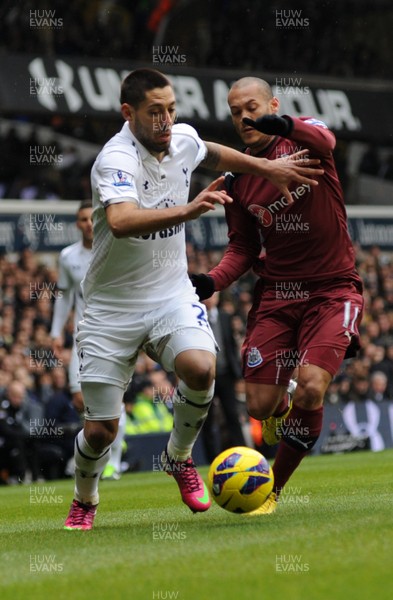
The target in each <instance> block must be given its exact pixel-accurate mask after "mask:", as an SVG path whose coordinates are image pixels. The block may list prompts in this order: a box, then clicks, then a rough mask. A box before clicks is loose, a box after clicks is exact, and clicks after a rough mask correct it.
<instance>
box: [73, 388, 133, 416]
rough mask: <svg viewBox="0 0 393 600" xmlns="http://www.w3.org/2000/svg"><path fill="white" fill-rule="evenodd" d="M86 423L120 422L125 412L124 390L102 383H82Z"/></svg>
mask: <svg viewBox="0 0 393 600" xmlns="http://www.w3.org/2000/svg"><path fill="white" fill-rule="evenodd" d="M82 394H83V402H84V406H85V415H84V416H85V421H112V420H119V419H120V417H121V414H122V410H123V396H124V389H123V387H122V386H117V385H113V384H108V383H102V382H93V381H82Z"/></svg>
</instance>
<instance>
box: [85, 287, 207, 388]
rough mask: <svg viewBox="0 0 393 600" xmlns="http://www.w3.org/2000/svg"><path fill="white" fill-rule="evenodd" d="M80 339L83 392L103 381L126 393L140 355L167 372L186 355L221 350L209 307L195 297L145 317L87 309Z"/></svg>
mask: <svg viewBox="0 0 393 600" xmlns="http://www.w3.org/2000/svg"><path fill="white" fill-rule="evenodd" d="M76 340H77V345H78V356H79V365H80V366H79V378H80V381H81V383H82V390H83V382H102V383H107V384H112V385H114V386H117V387H120V388H122V389H123V390H124V391H125V390H126V388H127V386H128V383H129V381H130V379H131V377H132V375H133V372H134V368H135V363H136V360H137V357H138V353H139V351H140V350H144V351H145V352H146V354H148V356H150V357H151V358H153V360H155V361H156V362H158V363H159V364H160V365H161V366H162V367H163V368H164V369H165V370H166V371H168V372H171V371H174V365H175V358H176V356H177V355H178V354H179V353H180V352H183V351H184V350H191V349H193V350H207V351H208V352H211V353H212V354H214V355H216V351H217V347H216V341H215V339H214V335H213V332H212V330H211V328H210V325H209V322H208V319H207V313H206V307H205V306H204V304H201V303H200V302H199V301H198V298H197V296H196V295H195V294H194V293H193V292H191V293H189V294H183V295H182V296H181V298H179V299H178V300H177V301H175V302H174V301H172V302H171V305H170V306H165V305H163V306H161V307H160V308H158V309H155V310H153V311H149V312H145V313H141V312H131V311H130V312H129V313H124V312H116V311H115V310H110V309H109V308H105V307H103V308H102V309H101V308H99V309H97V308H87V309H86V310H85V313H84V318H83V320H82V321H80V323H79V331H78V333H77V337H76Z"/></svg>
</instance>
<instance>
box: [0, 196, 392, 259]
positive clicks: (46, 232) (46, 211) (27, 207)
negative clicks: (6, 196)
mask: <svg viewBox="0 0 393 600" xmlns="http://www.w3.org/2000/svg"><path fill="white" fill-rule="evenodd" d="M78 206H79V203H78V202H70V201H67V202H64V201H59V202H55V203H50V202H47V201H42V202H39V201H32V202H25V201H21V200H8V201H7V200H3V201H1V202H0V252H3V253H4V252H20V251H21V250H22V249H23V248H26V247H30V248H31V249H32V250H34V251H36V252H60V250H62V249H63V248H64V247H65V246H68V245H69V244H73V243H74V242H76V241H78V239H79V238H80V234H79V232H78V230H77V228H76V227H75V215H76V212H77V208H78ZM217 212H218V211H217ZM348 212H349V218H348V226H349V232H350V235H351V238H352V240H353V241H354V242H357V243H359V244H360V246H361V247H362V248H370V247H371V246H374V245H375V246H379V247H380V248H382V249H383V250H388V251H391V252H393V211H392V210H390V207H379V208H378V207H376V208H375V209H374V211H373V210H372V209H368V210H367V212H368V213H371V214H368V215H367V214H365V215H364V213H365V210H364V209H362V208H357V207H349V208H348ZM373 212H374V214H372V213H373ZM220 213H221V214H215V215H210V214H209V215H204V216H203V217H202V218H200V219H195V220H194V221H189V222H188V223H186V236H187V239H188V240H189V241H190V242H192V243H193V244H194V245H195V246H196V247H197V248H200V249H201V250H223V249H224V248H225V247H226V245H227V243H228V237H227V231H228V229H227V224H226V221H225V217H224V214H223V211H220Z"/></svg>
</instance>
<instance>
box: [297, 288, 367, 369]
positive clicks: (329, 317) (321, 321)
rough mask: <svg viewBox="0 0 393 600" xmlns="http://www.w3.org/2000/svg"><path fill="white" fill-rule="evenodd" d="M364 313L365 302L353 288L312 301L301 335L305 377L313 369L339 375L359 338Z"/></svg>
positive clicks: (302, 363)
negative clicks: (310, 366) (355, 337)
mask: <svg viewBox="0 0 393 600" xmlns="http://www.w3.org/2000/svg"><path fill="white" fill-rule="evenodd" d="M362 310H363V298H362V296H361V294H359V293H358V292H357V291H356V289H355V287H354V286H352V285H351V284H349V285H348V286H346V287H344V288H343V287H341V288H338V289H337V291H335V292H329V293H327V294H326V295H325V296H324V295H323V294H321V295H317V296H315V297H314V298H313V299H312V301H311V302H310V306H309V309H308V310H306V311H305V313H304V315H303V319H302V323H301V327H300V328H299V334H298V347H299V350H300V356H301V360H300V365H301V367H302V369H303V376H304V377H305V376H306V375H305V374H306V373H307V370H306V369H307V367H308V366H309V365H315V366H317V367H319V368H321V369H323V370H324V371H327V372H328V373H329V374H330V375H331V376H332V377H333V376H334V375H335V374H336V373H337V371H338V369H339V367H340V365H341V363H342V361H343V360H344V357H345V353H346V351H347V348H348V347H349V345H350V344H351V341H352V337H353V336H359V326H360V322H361V318H362Z"/></svg>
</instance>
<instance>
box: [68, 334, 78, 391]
mask: <svg viewBox="0 0 393 600" xmlns="http://www.w3.org/2000/svg"><path fill="white" fill-rule="evenodd" d="M68 382H69V386H70V392H71V394H76V393H77V392H80V391H81V384H80V381H79V358H78V353H77V350H76V343H75V340H74V344H73V346H72V350H71V359H70V364H69V365H68Z"/></svg>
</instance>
